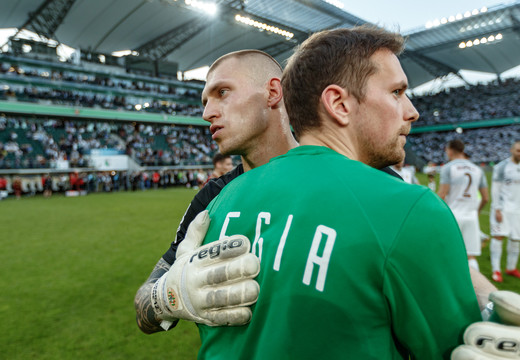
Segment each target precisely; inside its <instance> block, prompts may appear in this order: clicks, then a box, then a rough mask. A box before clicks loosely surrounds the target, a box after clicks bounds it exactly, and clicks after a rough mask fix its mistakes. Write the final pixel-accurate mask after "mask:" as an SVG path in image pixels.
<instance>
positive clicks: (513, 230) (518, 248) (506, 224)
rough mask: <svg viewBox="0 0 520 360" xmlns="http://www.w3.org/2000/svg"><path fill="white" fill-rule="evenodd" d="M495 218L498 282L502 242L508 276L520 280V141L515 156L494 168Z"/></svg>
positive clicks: (493, 233) (494, 259)
mask: <svg viewBox="0 0 520 360" xmlns="http://www.w3.org/2000/svg"><path fill="white" fill-rule="evenodd" d="M491 191H492V195H493V196H492V198H491V200H492V202H491V215H490V217H489V221H490V225H491V226H490V227H491V236H492V238H491V245H490V252H491V269H492V271H493V275H492V278H493V280H494V281H497V282H502V272H501V268H500V260H501V258H502V240H503V239H504V237H505V236H507V237H508V238H509V240H508V242H507V264H506V274H508V275H511V276H514V277H517V278H520V272H519V271H518V269H517V268H516V266H517V263H518V253H519V252H520V141H516V142H515V143H514V144H513V145H512V146H511V157H509V158H507V159H505V160H503V161H501V162H500V163H498V164H497V165H496V166H495V167H494V168H493V180H492V187H491Z"/></svg>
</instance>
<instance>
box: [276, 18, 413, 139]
mask: <svg viewBox="0 0 520 360" xmlns="http://www.w3.org/2000/svg"><path fill="white" fill-rule="evenodd" d="M403 48H404V39H403V37H402V36H401V35H400V34H397V33H392V32H388V31H386V30H384V29H381V28H377V27H374V26H359V27H354V28H351V29H335V30H325V31H321V32H318V33H315V34H314V35H312V36H311V37H310V38H308V39H307V40H305V41H304V42H303V43H302V44H301V45H300V46H299V47H298V48H297V49H296V51H295V53H294V54H293V55H292V56H291V57H290V58H289V61H288V64H287V66H286V68H285V71H284V73H283V76H282V87H283V93H284V99H285V107H286V109H287V113H288V114H289V119H290V122H291V125H292V127H293V129H294V132H295V134H296V136H297V137H299V136H300V135H301V133H302V132H304V131H305V130H308V129H310V128H316V127H319V126H320V125H321V120H320V118H319V115H318V105H319V103H320V97H321V94H322V92H323V90H324V89H325V88H326V87H327V86H329V85H331V84H336V85H339V86H341V87H342V88H344V89H346V90H347V91H348V92H349V93H351V94H352V95H353V96H354V97H355V98H356V99H357V100H358V101H362V100H363V99H364V97H365V87H366V82H367V80H368V78H369V76H370V75H372V74H373V73H374V72H375V70H376V67H375V65H374V64H373V63H372V61H371V60H370V57H371V56H372V55H373V54H374V53H375V52H376V51H378V50H380V49H388V50H390V51H392V52H393V53H394V54H396V55H399V54H400V53H401V52H402V51H403Z"/></svg>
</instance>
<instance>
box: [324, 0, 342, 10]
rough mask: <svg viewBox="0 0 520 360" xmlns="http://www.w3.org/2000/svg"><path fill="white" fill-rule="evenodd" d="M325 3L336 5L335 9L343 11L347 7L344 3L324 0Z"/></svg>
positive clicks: (336, 0)
mask: <svg viewBox="0 0 520 360" xmlns="http://www.w3.org/2000/svg"><path fill="white" fill-rule="evenodd" d="M323 1H325V2H326V3H328V4H331V5H334V6H335V7H337V8H339V9H343V8H344V7H345V5H343V3H342V2H341V1H338V0H323Z"/></svg>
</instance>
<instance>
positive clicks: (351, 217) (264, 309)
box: [199, 146, 481, 360]
mask: <svg viewBox="0 0 520 360" xmlns="http://www.w3.org/2000/svg"><path fill="white" fill-rule="evenodd" d="M208 210H209V212H210V217H211V224H210V228H209V231H208V234H207V236H206V239H205V243H208V242H211V241H213V240H216V239H218V238H222V237H224V236H226V235H233V234H244V235H246V236H248V237H249V239H250V240H251V244H252V249H251V251H252V252H253V253H255V254H256V255H257V256H258V257H259V258H260V260H261V270H260V273H259V275H258V277H257V279H256V280H257V281H258V283H259V284H260V296H259V298H258V301H257V303H256V304H255V305H254V306H253V307H252V311H253V317H252V320H251V322H250V324H249V325H246V326H240V327H209V326H205V325H200V326H199V331H200V335H201V340H202V346H201V349H200V352H199V359H226V360H229V359H262V360H266V359H267V360H274V359H315V360H316V359H356V360H361V359H363V360H365V359H378V360H381V359H408V358H409V356H411V357H412V358H417V359H440V358H449V354H450V352H451V350H452V349H453V348H454V347H455V346H456V345H458V344H459V343H461V342H462V334H463V331H464V329H465V328H466V327H467V326H468V325H469V324H470V323H473V322H475V321H479V320H481V318H480V312H479V307H478V304H477V300H476V296H475V293H474V291H473V287H472V284H471V280H470V276H469V270H468V263H467V258H466V251H465V248H464V243H463V241H462V237H461V235H460V231H459V227H458V226H457V222H456V221H455V219H454V217H453V215H452V214H451V212H450V210H449V209H448V207H447V206H446V204H445V203H444V202H443V201H442V200H440V199H439V198H438V197H437V196H436V195H435V194H434V193H432V192H431V191H430V190H429V189H427V188H426V187H422V186H418V185H410V184H406V183H404V182H403V181H400V180H399V179H396V178H394V177H392V176H390V175H388V174H385V173H382V172H380V171H377V170H374V169H372V168H370V167H369V166H366V165H364V164H362V163H360V162H358V161H352V160H349V159H348V158H346V157H345V156H342V155H340V154H338V153H336V152H335V151H333V150H331V149H328V148H325V147H320V146H301V147H298V148H295V149H293V150H291V151H289V152H288V153H287V154H285V155H282V156H279V157H276V158H274V159H272V160H271V161H270V162H269V163H268V164H266V165H264V166H261V167H259V168H256V169H253V170H251V171H248V172H247V173H245V174H244V175H242V176H240V177H238V178H237V179H235V180H233V181H232V182H231V183H230V184H228V185H227V186H226V187H225V188H224V189H223V191H222V192H221V193H220V195H219V196H218V197H217V198H215V199H214V200H213V202H212V203H211V204H210V205H209V206H208ZM222 251H225V250H222Z"/></svg>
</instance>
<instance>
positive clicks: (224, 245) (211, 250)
mask: <svg viewBox="0 0 520 360" xmlns="http://www.w3.org/2000/svg"><path fill="white" fill-rule="evenodd" d="M242 245H244V241H243V240H242V239H233V240H231V241H229V242H228V240H224V241H223V242H218V243H217V244H214V245H211V246H210V247H206V248H203V249H202V250H200V251H199V252H198V253H195V254H193V255H192V257H191V259H190V263H191V262H193V259H195V257H198V258H199V259H200V260H202V259H204V258H205V257H207V256H208V255H209V257H210V259H214V258H216V257H218V256H219V255H220V252H221V251H225V250H231V249H234V248H237V247H241V246H242Z"/></svg>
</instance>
